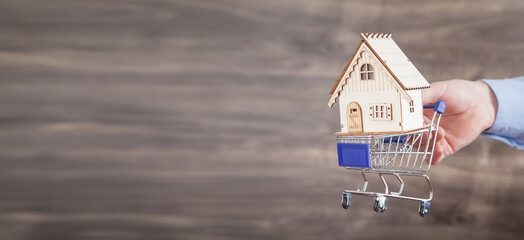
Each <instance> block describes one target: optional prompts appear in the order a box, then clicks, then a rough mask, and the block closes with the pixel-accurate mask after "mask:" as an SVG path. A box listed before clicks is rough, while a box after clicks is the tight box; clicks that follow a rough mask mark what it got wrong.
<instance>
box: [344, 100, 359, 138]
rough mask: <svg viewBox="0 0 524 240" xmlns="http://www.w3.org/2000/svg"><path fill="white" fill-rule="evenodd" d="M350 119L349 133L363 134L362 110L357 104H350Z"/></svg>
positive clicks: (348, 116) (348, 114)
mask: <svg viewBox="0 0 524 240" xmlns="http://www.w3.org/2000/svg"><path fill="white" fill-rule="evenodd" d="M346 113H347V118H348V132H362V110H361V109H360V105H359V104H358V103H356V102H351V103H349V104H348V108H347V109H346Z"/></svg>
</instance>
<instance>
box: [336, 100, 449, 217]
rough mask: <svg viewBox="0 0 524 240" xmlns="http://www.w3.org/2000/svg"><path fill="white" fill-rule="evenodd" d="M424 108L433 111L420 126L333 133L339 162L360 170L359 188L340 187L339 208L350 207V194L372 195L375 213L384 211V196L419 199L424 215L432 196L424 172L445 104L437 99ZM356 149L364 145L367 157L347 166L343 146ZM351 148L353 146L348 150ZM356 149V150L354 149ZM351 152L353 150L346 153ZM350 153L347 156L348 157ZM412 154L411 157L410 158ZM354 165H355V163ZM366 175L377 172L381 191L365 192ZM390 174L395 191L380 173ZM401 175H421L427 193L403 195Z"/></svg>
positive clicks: (430, 159)
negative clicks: (383, 131)
mask: <svg viewBox="0 0 524 240" xmlns="http://www.w3.org/2000/svg"><path fill="white" fill-rule="evenodd" d="M424 108H433V110H434V113H433V117H432V119H431V122H430V123H429V124H428V125H427V126H426V127H424V128H421V129H417V130H413V131H408V132H403V133H398V134H377V135H354V136H337V141H338V144H337V148H338V154H339V165H341V166H343V167H344V168H346V169H348V170H353V171H360V172H361V175H362V178H363V179H364V185H363V187H362V189H357V190H344V191H343V192H342V202H341V204H342V207H343V208H345V209H347V208H349V207H350V206H351V200H352V195H360V196H367V197H373V198H374V204H373V209H374V210H375V211H376V212H379V213H381V212H384V211H385V210H386V209H387V198H390V197H391V198H398V199H405V200H411V201H419V202H420V205H419V214H420V216H422V217H424V216H426V215H427V214H428V211H429V208H430V206H431V200H432V199H433V186H432V185H431V180H430V178H429V176H428V175H427V173H428V172H429V170H430V168H431V163H432V161H433V155H434V154H433V153H434V150H435V143H436V142H437V136H438V129H439V124H440V119H441V117H442V114H443V113H444V111H445V108H446V105H445V103H444V102H443V101H438V102H436V103H435V104H433V105H425V106H424ZM347 146H349V147H351V148H360V147H362V146H364V147H366V148H367V149H365V150H367V151H369V152H366V151H364V154H368V155H369V156H368V157H367V158H366V159H365V160H367V161H364V162H362V161H360V160H359V161H360V162H358V163H357V164H355V163H352V164H349V165H350V166H347V164H345V163H344V162H343V161H344V160H343V159H342V155H344V152H343V151H344V147H347ZM351 150H354V149H351ZM357 150H358V151H360V150H359V149H357ZM351 153H355V151H353V152H350V154H351ZM351 157H352V156H350V158H351ZM412 157H413V158H414V159H412ZM355 165H358V166H355ZM366 174H378V176H379V178H380V180H381V182H382V184H383V185H384V192H373V191H367V187H368V179H367V177H366ZM388 175H389V176H394V177H395V179H397V180H398V181H399V182H400V187H399V190H398V191H396V192H395V191H392V190H391V189H390V187H389V185H388V183H387V181H386V179H385V178H384V176H388ZM402 176H412V177H418V178H423V179H424V180H425V181H426V183H427V185H428V190H429V194H428V196H427V197H415V196H407V195H403V190H404V186H405V185H404V180H402Z"/></svg>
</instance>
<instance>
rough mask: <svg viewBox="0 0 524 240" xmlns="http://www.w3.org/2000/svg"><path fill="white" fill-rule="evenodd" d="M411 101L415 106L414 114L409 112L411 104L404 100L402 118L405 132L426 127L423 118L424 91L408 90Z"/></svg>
mask: <svg viewBox="0 0 524 240" xmlns="http://www.w3.org/2000/svg"><path fill="white" fill-rule="evenodd" d="M406 92H407V93H408V94H409V96H410V97H411V99H413V105H414V107H415V111H414V112H413V113H412V112H410V110H409V107H410V106H409V102H408V101H407V100H406V99H405V98H402V116H403V123H402V124H403V131H409V130H411V129H417V128H421V127H423V126H424V118H423V107H422V91H421V90H420V89H417V90H408V91H406Z"/></svg>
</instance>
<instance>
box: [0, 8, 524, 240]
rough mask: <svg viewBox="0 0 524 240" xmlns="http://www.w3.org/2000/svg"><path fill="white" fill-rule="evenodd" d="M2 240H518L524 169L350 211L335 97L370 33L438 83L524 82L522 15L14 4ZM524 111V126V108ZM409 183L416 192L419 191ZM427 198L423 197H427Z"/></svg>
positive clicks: (453, 161) (486, 159) (454, 163)
mask: <svg viewBox="0 0 524 240" xmlns="http://www.w3.org/2000/svg"><path fill="white" fill-rule="evenodd" d="M0 13H1V14H0V106H1V107H0V166H1V168H0V239H2V240H10V239H39V240H41V239H386V238H387V239H420V238H424V239H464V238H469V239H494V238H499V239H522V238H523V236H524V207H523V203H524V185H523V184H522V183H523V182H524V152H521V151H518V150H516V149H514V148H510V147H508V146H506V145H505V144H503V143H500V142H497V141H494V140H491V139H488V138H484V137H480V138H479V139H478V140H477V141H475V142H474V143H473V144H471V145H470V146H469V147H467V148H465V149H463V150H462V151H460V152H458V153H457V154H456V155H454V156H452V157H450V158H448V159H446V160H445V161H444V162H443V163H442V164H440V165H438V166H436V167H434V168H432V171H431V177H432V180H433V181H434V187H435V194H436V195H435V198H434V201H433V205H432V208H431V211H430V214H429V215H428V217H426V218H424V219H422V218H420V217H419V216H418V214H417V203H414V202H405V201H398V200H391V201H390V202H389V209H388V210H387V211H386V212H385V213H383V214H378V213H375V212H374V211H373V210H372V200H371V199H366V198H355V199H354V202H353V206H352V207H351V209H350V210H348V211H344V210H343V209H342V208H341V207H340V193H341V191H342V190H343V189H346V188H349V187H358V186H359V185H360V181H361V179H360V176H359V175H358V174H351V173H350V172H347V171H345V170H343V169H341V168H339V167H338V166H337V160H336V151H335V138H334V136H333V133H334V132H335V131H337V128H338V110H337V108H332V109H330V108H328V107H327V103H328V100H329V97H330V96H329V94H328V92H329V90H330V88H331V86H332V84H333V83H334V81H335V80H336V78H337V76H338V74H339V73H340V71H341V70H342V68H343V66H344V64H345V63H346V61H347V59H348V58H349V57H350V55H351V53H352V52H353V50H354V48H355V47H356V45H357V43H358V41H359V35H358V34H359V33H360V32H390V33H393V37H394V38H395V40H396V42H397V43H398V44H399V46H400V47H401V48H402V49H403V50H404V52H405V53H406V55H407V56H408V57H410V59H411V60H412V61H413V62H414V63H415V65H416V66H417V67H418V68H419V70H420V71H421V72H422V73H423V74H424V75H425V76H426V78H427V79H428V80H429V81H439V80H445V79H450V78H464V79H478V78H505V77H512V76H518V75H524V67H523V64H522V63H523V62H524V26H523V24H524V2H522V1H516V0H515V1H511V0H503V1H473V0H471V1H454V0H453V1H452V0H447V1H441V0H439V1H413V0H402V1H386V0H382V1H378V0H371V1H367V0H362V1H335V0H330V1H314V0H311V1H298V0H283V1H242V0H229V1H228V0H223V1H212V0H209V1H189V0H188V1H184V0H177V1H168V0H153V1H100V0H97V1H70V0H50V1H45V3H43V2H42V1H26V0H22V1H2V2H1V3H0ZM517 104H519V103H516V107H521V106H520V105H517ZM422 187H423V184H420V183H418V182H413V183H412V184H410V185H408V186H406V191H408V192H409V193H416V192H417V191H422ZM422 193H423V191H422Z"/></svg>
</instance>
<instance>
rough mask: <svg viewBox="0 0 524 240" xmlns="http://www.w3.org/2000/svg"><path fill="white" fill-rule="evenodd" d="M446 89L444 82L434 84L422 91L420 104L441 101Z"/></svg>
mask: <svg viewBox="0 0 524 240" xmlns="http://www.w3.org/2000/svg"><path fill="white" fill-rule="evenodd" d="M446 88H447V84H446V83H445V82H434V83H432V84H431V87H430V88H425V89H422V104H431V103H435V102H436V101H438V100H442V97H443V96H444V93H445V92H446Z"/></svg>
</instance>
